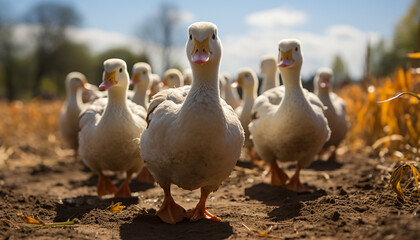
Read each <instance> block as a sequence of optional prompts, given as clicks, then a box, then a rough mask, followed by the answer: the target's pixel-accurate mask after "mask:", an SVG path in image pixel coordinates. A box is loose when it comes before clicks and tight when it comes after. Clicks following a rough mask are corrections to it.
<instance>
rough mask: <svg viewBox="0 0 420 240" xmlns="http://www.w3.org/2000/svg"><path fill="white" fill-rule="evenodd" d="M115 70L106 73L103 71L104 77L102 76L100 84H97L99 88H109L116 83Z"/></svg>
mask: <svg viewBox="0 0 420 240" xmlns="http://www.w3.org/2000/svg"><path fill="white" fill-rule="evenodd" d="M115 72H116V71H113V72H111V73H108V72H106V71H104V77H103V80H102V83H101V85H99V89H100V90H105V89H110V88H112V87H113V86H114V85H115V84H117V81H116V80H115Z"/></svg>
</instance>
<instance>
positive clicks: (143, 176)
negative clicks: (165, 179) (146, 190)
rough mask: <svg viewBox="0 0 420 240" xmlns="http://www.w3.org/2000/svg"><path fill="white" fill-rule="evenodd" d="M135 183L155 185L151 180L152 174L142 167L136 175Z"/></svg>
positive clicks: (153, 180) (152, 179)
mask: <svg viewBox="0 0 420 240" xmlns="http://www.w3.org/2000/svg"><path fill="white" fill-rule="evenodd" d="M137 181H139V182H141V183H148V184H153V183H155V179H154V178H153V176H152V174H150V171H149V169H147V168H146V167H143V169H142V170H141V171H140V173H139V174H138V175H137Z"/></svg>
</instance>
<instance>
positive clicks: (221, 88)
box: [219, 74, 226, 99]
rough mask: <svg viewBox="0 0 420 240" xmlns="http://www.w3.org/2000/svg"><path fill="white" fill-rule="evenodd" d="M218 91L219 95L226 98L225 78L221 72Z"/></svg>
mask: <svg viewBox="0 0 420 240" xmlns="http://www.w3.org/2000/svg"><path fill="white" fill-rule="evenodd" d="M219 91H220V97H221V98H223V99H226V79H225V77H224V76H223V74H220V75H219Z"/></svg>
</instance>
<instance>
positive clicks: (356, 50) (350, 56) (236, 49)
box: [222, 25, 379, 78]
mask: <svg viewBox="0 0 420 240" xmlns="http://www.w3.org/2000/svg"><path fill="white" fill-rule="evenodd" d="M285 38H296V39H299V40H300V41H301V43H302V52H303V55H304V63H303V67H302V75H303V76H304V77H309V76H311V75H312V74H314V73H315V72H316V70H317V69H318V68H320V67H330V66H331V63H332V60H333V58H334V57H335V55H336V54H340V55H341V57H343V59H344V61H345V63H346V64H347V67H348V70H349V73H350V75H351V77H354V78H359V77H361V75H362V71H363V64H364V58H365V52H366V46H367V42H368V40H369V41H370V43H371V44H375V43H376V42H377V41H378V40H379V34H377V33H371V32H362V31H360V30H358V29H356V28H354V27H352V26H348V25H332V26H330V27H329V28H327V29H326V30H325V32H324V33H320V34H315V33H311V32H301V31H296V30H293V29H288V28H283V29H281V30H280V29H279V30H275V31H273V29H268V28H265V27H264V28H253V29H251V30H250V31H249V32H247V33H244V34H243V35H229V36H227V37H226V38H225V40H224V42H223V46H224V56H223V60H222V71H232V70H233V71H237V70H238V69H240V68H242V67H251V68H253V69H254V70H255V71H257V72H258V71H259V65H260V64H259V62H260V59H261V58H262V57H263V56H264V55H274V56H277V53H278V52H277V51H278V50H277V48H278V47H277V44H278V42H279V41H280V40H282V39H285Z"/></svg>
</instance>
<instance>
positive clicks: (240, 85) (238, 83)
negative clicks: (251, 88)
mask: <svg viewBox="0 0 420 240" xmlns="http://www.w3.org/2000/svg"><path fill="white" fill-rule="evenodd" d="M231 86H232V87H233V88H238V87H242V78H238V79H236V81H235V82H233V83H232V85H231Z"/></svg>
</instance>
